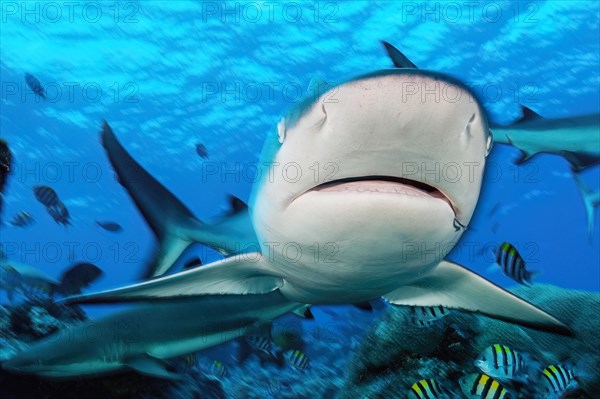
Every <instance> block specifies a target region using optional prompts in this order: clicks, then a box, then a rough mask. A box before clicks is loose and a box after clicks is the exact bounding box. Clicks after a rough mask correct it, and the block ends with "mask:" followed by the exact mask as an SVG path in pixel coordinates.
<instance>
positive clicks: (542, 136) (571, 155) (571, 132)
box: [492, 106, 600, 172]
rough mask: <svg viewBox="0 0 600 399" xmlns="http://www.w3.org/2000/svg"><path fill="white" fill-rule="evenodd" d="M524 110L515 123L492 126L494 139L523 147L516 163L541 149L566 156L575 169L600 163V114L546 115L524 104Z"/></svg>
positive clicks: (578, 170)
mask: <svg viewBox="0 0 600 399" xmlns="http://www.w3.org/2000/svg"><path fill="white" fill-rule="evenodd" d="M521 112H522V115H523V116H522V117H521V118H520V119H519V120H518V121H516V122H514V123H513V124H511V125H508V126H496V127H492V132H493V133H494V142H496V143H501V144H508V145H512V146H514V147H516V148H518V149H519V150H520V151H521V157H520V158H519V159H518V160H517V163H523V162H526V161H527V160H529V159H530V158H531V157H533V156H534V155H536V154H540V153H548V154H557V155H560V156H562V157H564V158H565V159H566V160H567V161H569V163H570V164H571V166H572V168H573V170H574V171H575V172H580V171H581V170H583V169H585V168H587V167H590V166H593V165H598V164H599V163H600V114H591V115H584V116H577V117H570V118H561V119H545V118H542V117H541V116H540V115H538V114H537V113H535V112H534V111H532V110H531V109H529V108H527V107H524V106H521Z"/></svg>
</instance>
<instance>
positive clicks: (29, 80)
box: [25, 73, 46, 99]
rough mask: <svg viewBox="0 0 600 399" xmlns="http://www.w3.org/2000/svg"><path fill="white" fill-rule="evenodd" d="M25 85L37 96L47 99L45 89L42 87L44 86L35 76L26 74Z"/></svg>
mask: <svg viewBox="0 0 600 399" xmlns="http://www.w3.org/2000/svg"><path fill="white" fill-rule="evenodd" d="M25 83H26V84H27V86H28V87H29V88H30V89H31V91H33V92H34V93H35V94H37V95H38V96H40V97H42V98H44V99H45V98H46V94H44V87H43V86H42V84H41V83H40V81H39V80H38V78H36V77H35V76H33V75H32V74H30V73H26V74H25Z"/></svg>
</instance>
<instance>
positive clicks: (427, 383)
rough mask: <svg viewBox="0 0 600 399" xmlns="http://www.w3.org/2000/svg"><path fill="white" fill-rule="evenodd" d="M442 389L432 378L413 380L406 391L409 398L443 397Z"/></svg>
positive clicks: (444, 394)
mask: <svg viewBox="0 0 600 399" xmlns="http://www.w3.org/2000/svg"><path fill="white" fill-rule="evenodd" d="M447 397H448V396H447V395H446V393H445V391H444V389H442V388H441V387H440V385H439V384H438V383H437V382H435V380H433V379H428V380H421V381H417V382H415V383H414V384H413V385H412V387H410V391H409V392H408V398H409V399H445V398H447Z"/></svg>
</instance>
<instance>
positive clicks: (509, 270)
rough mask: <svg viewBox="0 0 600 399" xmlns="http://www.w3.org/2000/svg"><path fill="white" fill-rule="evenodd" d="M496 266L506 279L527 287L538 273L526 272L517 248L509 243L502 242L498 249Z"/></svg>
mask: <svg viewBox="0 0 600 399" xmlns="http://www.w3.org/2000/svg"><path fill="white" fill-rule="evenodd" d="M496 265H497V266H499V267H500V268H501V269H502V272H503V273H504V274H505V275H506V276H507V277H510V278H511V279H513V280H515V281H516V282H517V283H519V284H523V285H527V286H529V285H531V284H532V277H533V276H534V275H536V274H537V273H538V272H535V271H529V270H527V268H526V265H525V260H524V259H523V257H522V256H521V254H520V253H519V251H517V248H515V246H514V245H512V244H511V243H509V242H503V243H502V245H500V247H499V248H498V251H497V252H496ZM492 267H493V266H492Z"/></svg>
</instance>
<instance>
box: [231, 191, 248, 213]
mask: <svg viewBox="0 0 600 399" xmlns="http://www.w3.org/2000/svg"><path fill="white" fill-rule="evenodd" d="M229 206H230V209H231V211H230V214H231V215H235V214H236V213H240V212H242V211H245V210H246V209H248V205H246V203H245V202H244V201H242V200H241V199H239V198H238V197H236V196H235V195H231V194H229Z"/></svg>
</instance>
